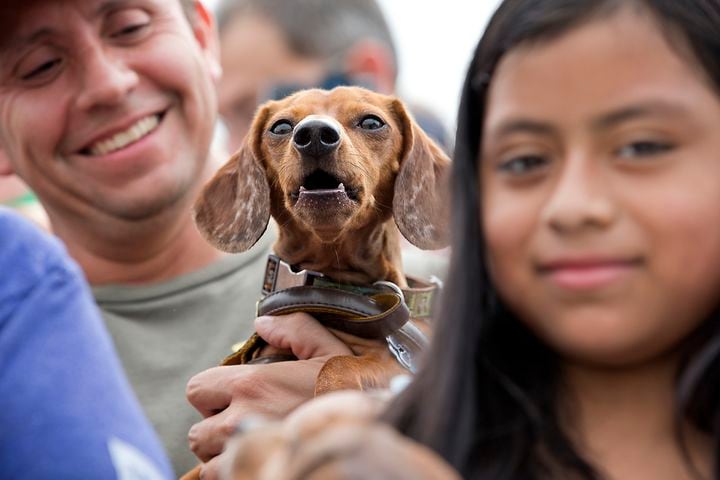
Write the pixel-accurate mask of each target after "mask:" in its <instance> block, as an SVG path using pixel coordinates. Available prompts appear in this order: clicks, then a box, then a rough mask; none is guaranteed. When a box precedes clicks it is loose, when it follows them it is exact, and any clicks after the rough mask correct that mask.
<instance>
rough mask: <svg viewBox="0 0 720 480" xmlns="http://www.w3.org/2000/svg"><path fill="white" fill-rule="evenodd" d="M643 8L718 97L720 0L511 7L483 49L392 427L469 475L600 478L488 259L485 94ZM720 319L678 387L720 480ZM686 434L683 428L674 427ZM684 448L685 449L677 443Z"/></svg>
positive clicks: (473, 71)
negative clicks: (441, 243)
mask: <svg viewBox="0 0 720 480" xmlns="http://www.w3.org/2000/svg"><path fill="white" fill-rule="evenodd" d="M621 8H635V9H636V10H637V12H638V14H641V15H642V14H644V15H649V16H650V17H651V18H652V19H653V20H654V21H655V22H656V24H657V25H658V27H659V28H660V29H661V30H662V32H663V34H664V35H666V36H667V37H668V39H669V42H668V43H669V44H670V45H673V48H679V50H678V52H679V54H681V55H684V56H685V57H687V59H688V61H690V62H693V64H695V65H699V66H700V67H702V70H703V71H704V72H705V74H706V76H707V78H708V81H709V82H710V83H711V84H712V85H713V86H714V87H715V88H716V89H717V91H718V92H720V0H683V1H682V2H679V1H677V0H583V1H578V0H505V1H504V2H503V3H502V4H501V6H500V7H499V8H498V10H497V11H496V12H495V14H494V16H493V18H492V19H491V21H490V23H489V25H488V27H487V30H486V32H485V34H484V35H483V37H482V39H481V40H480V43H479V44H478V46H477V49H476V51H475V55H474V57H473V61H472V63H471V65H470V67H469V71H468V74H467V77H466V80H465V84H464V87H463V92H462V98H461V103H460V110H459V114H458V129H457V138H456V149H455V155H454V161H453V177H452V192H453V201H454V205H453V219H452V222H453V230H452V231H453V232H454V235H455V237H454V240H453V249H452V256H451V261H450V271H449V274H448V281H447V282H446V288H445V295H444V299H443V302H442V305H441V308H440V309H439V310H438V311H439V312H442V313H441V314H438V315H436V316H437V317H438V319H439V321H438V324H437V327H436V332H435V338H434V340H433V346H432V348H431V350H430V352H429V356H428V361H427V364H426V365H425V366H424V368H423V369H422V370H421V371H420V372H419V373H418V375H417V377H416V379H415V381H414V382H413V383H412V384H411V385H410V386H409V387H408V388H407V389H406V391H405V392H403V393H402V394H401V395H400V397H399V398H398V399H397V400H396V401H395V402H394V404H393V405H392V406H391V408H390V410H389V411H388V412H387V414H386V418H387V419H388V420H389V421H390V422H391V423H393V424H394V425H395V426H396V427H397V428H398V430H400V431H401V432H403V433H405V434H406V435H408V436H410V437H411V438H414V439H416V440H418V441H420V442H422V443H424V444H426V445H428V446H430V447H431V448H433V449H435V450H436V451H437V452H439V453H440V454H441V455H442V456H443V457H444V458H445V459H446V460H447V461H448V462H449V463H450V464H451V465H453V466H454V467H455V468H456V469H458V471H459V472H460V473H461V474H462V475H463V476H464V477H465V478H474V479H492V480H500V479H523V480H530V479H539V478H558V477H559V476H562V477H563V478H568V477H569V478H582V479H596V478H600V477H601V475H600V473H599V472H597V471H596V470H595V469H594V468H593V467H592V466H591V465H590V464H589V462H587V461H586V460H585V459H584V458H583V457H582V456H581V455H580V453H579V452H578V451H577V450H576V448H575V447H574V445H573V442H572V441H571V440H570V439H569V437H568V434H567V432H566V431H565V430H564V429H563V427H562V426H561V421H560V417H559V415H558V411H557V408H556V406H557V398H558V392H559V387H560V381H561V379H560V377H559V368H558V360H557V358H556V356H555V354H554V353H553V351H552V350H550V349H549V348H548V347H546V346H545V345H544V344H543V343H542V342H541V341H540V340H538V339H537V338H536V337H535V336H534V335H533V334H532V333H530V331H529V330H528V329H527V328H526V327H525V326H524V325H523V324H522V322H520V321H518V319H517V318H515V316H514V315H513V313H512V312H511V311H509V309H507V308H505V306H504V305H503V303H502V301H501V300H500V299H499V298H498V296H497V294H496V290H495V287H494V285H493V283H492V280H491V278H490V276H489V275H488V269H487V265H486V262H485V259H484V252H485V239H484V237H483V234H482V230H481V222H480V212H481V208H480V203H479V202H480V195H479V189H478V178H479V177H478V173H479V166H478V162H479V152H480V146H481V141H482V138H481V133H482V127H483V119H484V116H485V107H486V101H487V98H486V97H487V92H488V87H489V85H490V82H491V81H492V78H493V75H494V72H495V70H496V68H497V66H498V63H499V62H500V60H501V59H502V57H503V56H504V55H505V54H506V53H508V51H510V50H512V49H513V48H516V47H518V46H520V45H528V44H530V43H540V42H545V41H549V40H552V39H553V38H556V37H558V36H560V35H562V34H563V33H566V32H567V31H569V30H570V29H572V28H574V27H577V26H579V25H581V24H582V23H583V22H588V21H591V20H595V19H597V18H600V17H603V16H609V15H612V14H614V13H615V12H616V11H617V10H619V9H621ZM719 325H720V313H716V314H715V315H713V316H712V317H711V318H710V319H709V320H708V321H707V322H705V323H704V324H703V326H702V327H701V329H700V330H701V331H699V332H697V333H696V334H695V335H694V336H693V338H692V339H690V341H688V344H689V345H688V347H689V348H688V349H687V351H688V353H687V355H686V358H685V360H684V363H683V365H682V367H681V371H680V376H679V379H678V383H677V385H678V388H677V395H678V411H677V418H678V425H680V422H681V420H682V419H686V420H689V421H691V422H692V423H693V424H694V425H695V426H696V427H697V428H699V429H700V430H702V431H704V432H708V433H709V434H711V435H712V437H713V439H714V442H715V444H716V448H715V450H714V451H715V452H718V453H716V458H715V459H714V460H715V466H714V477H715V478H716V479H718V480H720V468H719V467H718V465H719V463H720V462H718V458H717V456H718V455H720V445H719V443H720V335H719V334H718V332H719V331H720V327H719ZM678 431H679V429H678ZM679 441H680V444H681V445H684V444H683V442H682V438H681V437H679Z"/></svg>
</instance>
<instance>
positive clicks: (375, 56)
mask: <svg viewBox="0 0 720 480" xmlns="http://www.w3.org/2000/svg"><path fill="white" fill-rule="evenodd" d="M345 71H346V72H347V73H348V75H350V76H351V77H352V78H356V79H358V80H359V81H360V84H362V80H363V79H365V80H366V81H367V83H369V84H370V85H369V86H371V87H372V89H373V90H375V91H376V92H379V93H384V94H386V95H389V94H392V93H393V92H394V91H395V79H396V76H397V68H396V66H395V62H394V60H393V57H392V54H391V52H390V51H389V50H388V49H387V47H385V46H383V45H382V44H380V43H379V42H376V41H375V40H361V41H359V42H357V43H356V44H355V45H353V46H352V47H351V48H350V49H349V50H348V53H347V54H346V55H345Z"/></svg>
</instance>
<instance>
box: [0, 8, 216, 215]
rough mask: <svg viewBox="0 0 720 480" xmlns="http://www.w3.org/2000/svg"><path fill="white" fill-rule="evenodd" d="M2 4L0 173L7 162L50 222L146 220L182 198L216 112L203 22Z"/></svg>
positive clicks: (196, 172)
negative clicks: (109, 219)
mask: <svg viewBox="0 0 720 480" xmlns="http://www.w3.org/2000/svg"><path fill="white" fill-rule="evenodd" d="M6 2H7V0H6ZM9 3H10V5H8V6H4V7H0V10H1V11H0V13H1V14H2V15H0V32H3V33H2V34H0V171H1V170H3V168H2V167H3V165H5V166H7V165H8V161H9V165H10V169H11V170H14V171H15V172H16V173H18V174H19V175H20V176H21V177H23V178H24V179H25V181H26V182H27V183H28V184H29V185H30V186H31V187H32V188H33V189H34V190H35V191H36V192H37V194H38V196H39V197H40V198H41V200H42V201H43V203H44V205H45V206H46V208H47V209H48V211H49V213H50V214H51V217H54V218H53V221H54V223H56V222H58V221H60V222H61V223H62V221H63V219H68V218H74V219H75V220H76V221H77V219H84V220H85V221H92V220H93V219H95V218H100V219H102V217H104V216H111V217H114V218H121V219H142V218H147V217H150V216H152V215H154V214H156V213H158V212H161V211H163V210H164V209H165V208H167V207H169V206H172V205H176V204H178V201H179V200H181V199H185V198H187V197H188V196H189V194H190V193H191V192H192V191H193V187H194V186H195V184H196V183H197V182H199V181H200V178H201V175H200V173H201V170H202V169H203V167H204V163H205V160H206V156H207V151H208V146H209V143H210V140H211V137H212V131H213V124H214V120H215V114H216V107H215V105H216V98H215V94H214V87H213V84H212V79H211V75H210V74H209V71H210V70H209V65H210V62H211V61H212V60H213V59H212V56H211V53H210V51H209V49H208V48H207V47H206V45H207V44H206V40H207V39H208V38H209V35H210V31H209V26H208V25H207V24H205V23H203V20H202V19H199V20H198V22H199V23H198V24H197V25H195V26H193V27H191V26H190V25H189V23H188V21H187V19H186V17H185V16H184V14H183V11H182V8H181V6H180V3H179V2H178V1H168V0H64V1H62V2H58V1H55V0H22V1H21V0H10V2H9ZM6 170H7V168H6ZM181 203H182V202H181Z"/></svg>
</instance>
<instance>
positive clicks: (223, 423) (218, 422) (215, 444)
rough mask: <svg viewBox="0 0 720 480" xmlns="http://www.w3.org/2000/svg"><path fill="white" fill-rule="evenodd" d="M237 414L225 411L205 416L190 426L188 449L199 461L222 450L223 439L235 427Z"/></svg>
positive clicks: (205, 459) (207, 459)
mask: <svg viewBox="0 0 720 480" xmlns="http://www.w3.org/2000/svg"><path fill="white" fill-rule="evenodd" d="M237 423H238V422H237V416H236V415H231V414H229V412H227V411H225V412H222V413H220V414H218V415H215V416H213V417H209V418H206V419H205V420H202V421H200V422H198V423H196V424H195V425H193V426H192V427H191V428H190V432H188V443H189V444H190V450H192V452H193V453H194V454H195V456H197V457H198V458H199V459H200V460H201V461H203V462H207V461H209V460H210V459H211V458H213V457H215V456H216V455H219V454H220V453H221V452H222V451H223V447H224V445H225V441H226V440H227V439H228V438H229V437H230V435H232V434H233V433H234V432H235V430H236V428H237Z"/></svg>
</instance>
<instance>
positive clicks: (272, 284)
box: [262, 255, 324, 296]
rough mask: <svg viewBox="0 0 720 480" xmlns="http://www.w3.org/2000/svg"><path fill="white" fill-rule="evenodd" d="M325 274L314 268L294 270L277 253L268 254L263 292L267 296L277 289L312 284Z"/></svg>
mask: <svg viewBox="0 0 720 480" xmlns="http://www.w3.org/2000/svg"><path fill="white" fill-rule="evenodd" d="M323 276H324V275H323V274H322V273H320V272H315V271H313V270H300V271H299V272H294V271H293V269H292V267H291V266H290V265H289V264H287V263H285V262H283V261H282V260H280V257H278V256H277V255H268V262H267V266H266V267H265V279H264V280H263V286H262V294H263V296H266V295H268V294H270V293H272V292H275V291H277V290H284V289H286V288H290V287H302V286H305V285H312V284H313V282H314V281H315V279H316V278H322V277H323Z"/></svg>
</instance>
